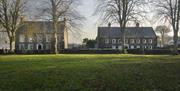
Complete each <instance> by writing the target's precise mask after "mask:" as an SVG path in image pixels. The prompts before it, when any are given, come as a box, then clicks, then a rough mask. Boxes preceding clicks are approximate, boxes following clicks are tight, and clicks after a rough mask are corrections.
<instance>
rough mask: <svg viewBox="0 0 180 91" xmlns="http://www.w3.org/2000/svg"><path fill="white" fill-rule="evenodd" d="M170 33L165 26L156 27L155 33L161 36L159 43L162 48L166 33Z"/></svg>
mask: <svg viewBox="0 0 180 91" xmlns="http://www.w3.org/2000/svg"><path fill="white" fill-rule="evenodd" d="M170 31H171V30H170V29H169V28H168V27H167V26H157V27H156V32H157V33H160V35H161V42H162V45H163V46H164V45H165V35H166V34H167V33H169V32H170Z"/></svg>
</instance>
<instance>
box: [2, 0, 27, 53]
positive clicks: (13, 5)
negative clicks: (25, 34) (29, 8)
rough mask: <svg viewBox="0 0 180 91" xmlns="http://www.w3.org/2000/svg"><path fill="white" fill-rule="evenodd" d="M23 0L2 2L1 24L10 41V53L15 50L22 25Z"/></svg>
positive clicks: (4, 0) (3, 0)
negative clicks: (17, 35)
mask: <svg viewBox="0 0 180 91" xmlns="http://www.w3.org/2000/svg"><path fill="white" fill-rule="evenodd" d="M24 4H25V1H23V0H0V24H1V25H2V26H3V28H4V29H5V30H6V32H7V34H8V37H9V40H10V51H11V52H14V50H15V38H16V31H17V29H18V28H19V27H20V25H21V14H22V11H23V8H24Z"/></svg>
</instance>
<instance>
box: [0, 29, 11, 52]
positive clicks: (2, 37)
mask: <svg viewBox="0 0 180 91" xmlns="http://www.w3.org/2000/svg"><path fill="white" fill-rule="evenodd" d="M0 49H10V47H9V38H8V34H7V32H6V31H3V30H0Z"/></svg>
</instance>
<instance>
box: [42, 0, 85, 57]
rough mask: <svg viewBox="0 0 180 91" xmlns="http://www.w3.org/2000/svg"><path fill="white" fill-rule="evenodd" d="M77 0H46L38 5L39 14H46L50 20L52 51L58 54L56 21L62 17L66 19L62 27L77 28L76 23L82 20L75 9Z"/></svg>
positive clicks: (67, 28)
mask: <svg viewBox="0 0 180 91" xmlns="http://www.w3.org/2000/svg"><path fill="white" fill-rule="evenodd" d="M77 2H78V0H46V2H45V4H44V5H42V7H40V9H41V11H42V12H41V14H43V15H44V14H46V15H47V17H48V18H50V20H52V23H53V24H52V26H53V31H54V53H55V54H58V53H59V51H58V39H57V31H58V28H57V27H58V22H59V21H61V20H62V19H64V20H66V23H67V24H65V26H64V28H65V29H66V30H71V29H72V27H73V28H74V29H75V30H76V29H77V30H78V29H79V28H78V25H79V24H81V23H77V22H79V21H81V20H83V17H82V16H81V15H80V14H79V13H78V12H77V11H76V8H75V7H76V5H77Z"/></svg>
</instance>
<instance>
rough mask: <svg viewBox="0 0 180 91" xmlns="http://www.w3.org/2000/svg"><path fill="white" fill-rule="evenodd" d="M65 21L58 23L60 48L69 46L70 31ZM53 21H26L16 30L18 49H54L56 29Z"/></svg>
mask: <svg viewBox="0 0 180 91" xmlns="http://www.w3.org/2000/svg"><path fill="white" fill-rule="evenodd" d="M65 24H66V22H65V21H61V22H59V23H58V25H59V26H58V31H57V34H58V50H59V51H60V50H61V49H66V48H68V32H67V30H66V29H65ZM52 29H53V28H52V22H51V21H24V22H23V26H22V27H21V28H19V30H18V31H17V32H16V50H18V51H23V50H29V51H31V50H32V51H33V50H43V51H44V50H47V51H53V49H54V46H53V45H54V37H53V35H54V31H53V30H52Z"/></svg>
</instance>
